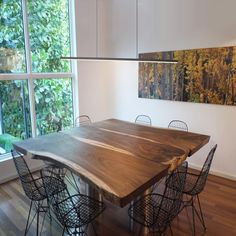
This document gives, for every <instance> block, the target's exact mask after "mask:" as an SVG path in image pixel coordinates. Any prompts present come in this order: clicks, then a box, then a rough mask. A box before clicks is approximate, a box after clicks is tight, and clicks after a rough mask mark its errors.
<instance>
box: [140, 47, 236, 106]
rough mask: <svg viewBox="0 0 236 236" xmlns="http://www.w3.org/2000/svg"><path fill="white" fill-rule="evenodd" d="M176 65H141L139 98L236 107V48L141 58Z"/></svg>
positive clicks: (174, 52) (178, 52) (153, 54)
mask: <svg viewBox="0 0 236 236" xmlns="http://www.w3.org/2000/svg"><path fill="white" fill-rule="evenodd" d="M140 58H143V59H150V58H152V59H160V60H177V61H178V62H177V63H176V64H163V63H147V62H141V63H139V97H140V98H153V99H164V100H173V101H185V102H198V103H212V104H221V105H236V47H221V48H204V49H193V50H179V51H168V52H155V53H144V54H140Z"/></svg>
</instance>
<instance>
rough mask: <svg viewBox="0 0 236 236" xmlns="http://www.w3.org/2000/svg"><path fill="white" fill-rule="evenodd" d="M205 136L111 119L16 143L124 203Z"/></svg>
mask: <svg viewBox="0 0 236 236" xmlns="http://www.w3.org/2000/svg"><path fill="white" fill-rule="evenodd" d="M209 139H210V137H209V136H207V135H202V134H196V133H190V132H184V131H177V130H172V129H163V128H156V127H151V126H143V125H138V124H134V123H131V122H125V121H121V120H116V119H109V120H105V121H101V122H97V123H93V124H92V125H88V126H82V127H76V128H72V129H70V130H65V131H62V132H59V133H53V134H49V135H44V136H40V137H37V138H31V139H27V140H23V141H19V142H16V143H14V148H15V149H16V150H18V151H20V152H22V153H23V154H31V155H33V158H36V159H41V160H46V161H50V162H54V163H57V164H59V165H61V166H64V167H66V168H68V169H70V170H71V171H72V172H74V173H75V174H77V175H79V176H81V177H82V178H84V179H85V180H86V181H88V183H89V184H91V185H92V186H93V187H95V188H97V189H98V190H99V191H100V192H101V193H102V195H103V196H104V197H105V198H106V199H108V200H109V201H111V202H113V203H114V204H116V205H119V206H121V207H123V206H125V205H126V204H128V203H130V202H131V201H132V200H134V199H135V198H136V197H137V196H139V195H140V194H142V193H143V192H144V191H145V190H146V189H148V188H150V187H151V186H152V185H153V184H154V183H156V182H157V181H158V180H159V179H161V178H162V177H163V176H165V175H166V174H167V172H168V169H169V168H170V164H171V163H172V161H173V160H176V159H182V160H184V159H185V158H186V157H187V156H191V155H192V154H193V153H195V152H196V151H197V150H199V149H200V148H201V147H202V146H204V145H205V144H206V143H207V142H208V141H209Z"/></svg>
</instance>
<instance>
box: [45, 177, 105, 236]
mask: <svg viewBox="0 0 236 236" xmlns="http://www.w3.org/2000/svg"><path fill="white" fill-rule="evenodd" d="M52 178H54V177H52V176H45V178H44V187H45V189H46V193H47V196H48V200H49V204H50V206H51V208H52V209H53V212H54V214H55V215H56V217H57V220H58V221H59V222H60V224H61V225H62V226H63V232H62V235H64V233H65V232H67V234H69V235H80V236H83V235H87V233H86V231H87V228H88V225H89V224H90V223H91V225H92V228H93V231H94V233H95V235H96V231H95V228H94V225H93V220H94V219H95V218H96V217H97V216H98V215H99V214H101V213H102V212H103V211H104V209H105V207H104V204H103V202H101V201H98V200H95V199H93V198H91V197H89V196H86V195H84V194H81V193H77V194H74V195H71V194H70V193H69V191H68V189H67V186H66V184H65V183H64V181H63V180H62V179H60V178H58V179H57V184H56V188H55V185H53V186H51V184H50V182H51V179H52ZM52 183H53V184H54V182H52ZM83 206H84V208H83ZM78 209H79V211H78ZM91 209H93V210H94V209H95V213H94V212H93V214H92V213H91V212H90V210H91ZM80 214H84V215H85V216H86V217H87V218H83V216H81V215H80Z"/></svg>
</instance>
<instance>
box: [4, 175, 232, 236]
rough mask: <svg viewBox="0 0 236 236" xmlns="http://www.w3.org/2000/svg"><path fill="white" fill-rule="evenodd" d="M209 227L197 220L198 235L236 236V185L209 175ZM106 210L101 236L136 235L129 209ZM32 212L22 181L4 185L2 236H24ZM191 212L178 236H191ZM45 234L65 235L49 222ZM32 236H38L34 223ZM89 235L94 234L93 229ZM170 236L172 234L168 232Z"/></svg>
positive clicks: (205, 202)
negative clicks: (131, 223)
mask: <svg viewBox="0 0 236 236" xmlns="http://www.w3.org/2000/svg"><path fill="white" fill-rule="evenodd" d="M200 199H201V202H202V208H203V211H204V216H205V220H206V225H207V231H206V232H205V233H204V232H203V230H202V228H201V226H200V223H199V222H198V221H197V235H207V236H235V235H236V182H235V181H230V180H226V179H223V178H219V177H215V176H209V179H208V183H207V185H206V188H205V191H204V192H203V193H202V194H201V196H200ZM106 205H107V207H106V210H105V212H104V213H103V215H101V216H100V217H99V218H98V219H97V220H96V222H95V227H96V230H97V234H98V235H100V236H120V235H122V236H129V235H134V233H132V232H130V230H129V223H128V222H129V220H128V216H127V208H118V207H114V206H113V205H110V204H109V203H107V204H106ZM28 209H29V201H28V200H27V198H26V197H25V195H24V192H23V190H22V188H21V185H20V184H19V181H18V180H14V181H11V182H8V183H6V184H3V185H0V236H5V235H6V236H20V235H23V232H24V228H25V223H26V219H27V214H28ZM190 216H191V214H190V212H188V214H187V212H186V211H185V210H184V211H183V212H182V213H181V214H180V216H179V217H178V218H177V219H176V220H175V221H174V222H173V225H172V229H173V233H174V235H176V236H189V235H191V232H192V231H191V224H190V222H191V221H190V218H191V217H190ZM45 222H46V224H45V227H44V228H43V231H42V235H61V232H62V231H61V228H60V227H59V226H58V225H57V224H56V223H53V226H52V227H51V228H50V227H49V224H48V222H49V220H48V219H47V218H46V220H45ZM28 235H35V222H33V224H32V226H31V229H30V232H29V234H28ZM89 235H93V232H92V230H89ZM166 235H170V232H168V231H167V232H166Z"/></svg>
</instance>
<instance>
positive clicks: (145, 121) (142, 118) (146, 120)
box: [135, 115, 152, 125]
mask: <svg viewBox="0 0 236 236" xmlns="http://www.w3.org/2000/svg"><path fill="white" fill-rule="evenodd" d="M135 123H137V124H141V125H152V120H151V118H150V116H147V115H138V116H137V117H136V118H135Z"/></svg>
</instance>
